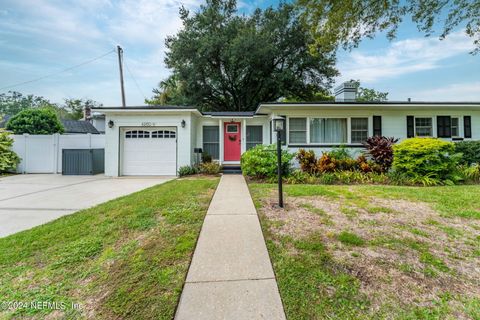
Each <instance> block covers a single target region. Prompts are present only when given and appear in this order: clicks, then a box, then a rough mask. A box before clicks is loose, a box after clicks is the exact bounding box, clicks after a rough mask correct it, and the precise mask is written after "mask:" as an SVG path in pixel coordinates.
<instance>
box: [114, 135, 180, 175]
mask: <svg viewBox="0 0 480 320" xmlns="http://www.w3.org/2000/svg"><path fill="white" fill-rule="evenodd" d="M120 132H121V133H120V134H121V138H122V139H121V140H122V141H123V142H122V151H121V153H122V157H121V168H122V170H121V175H124V176H161V175H176V173H177V132H176V128H174V127H157V128H145V127H141V128H124V129H123V130H121V131H120Z"/></svg>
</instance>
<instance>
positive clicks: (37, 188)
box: [0, 174, 175, 237]
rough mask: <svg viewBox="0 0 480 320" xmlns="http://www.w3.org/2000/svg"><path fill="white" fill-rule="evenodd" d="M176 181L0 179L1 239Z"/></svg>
mask: <svg viewBox="0 0 480 320" xmlns="http://www.w3.org/2000/svg"><path fill="white" fill-rule="evenodd" d="M174 178H175V177H128V178H127V177H124V178H123V177H122V178H109V177H105V176H103V175H96V176H62V175H58V174H26V175H15V176H8V177H3V178H0V237H5V236H7V235H9V234H13V233H16V232H19V231H22V230H26V229H30V228H32V227H34V226H38V225H40V224H44V223H45V222H48V221H51V220H54V219H57V218H58V217H61V216H64V215H67V214H70V213H73V212H75V211H78V210H81V209H85V208H89V207H92V206H94V205H97V204H99V203H102V202H105V201H108V200H111V199H115V198H118V197H121V196H124V195H127V194H129V193H132V192H136V191H139V190H142V189H145V188H148V187H151V186H154V185H156V184H160V183H164V182H166V181H169V180H171V179H174Z"/></svg>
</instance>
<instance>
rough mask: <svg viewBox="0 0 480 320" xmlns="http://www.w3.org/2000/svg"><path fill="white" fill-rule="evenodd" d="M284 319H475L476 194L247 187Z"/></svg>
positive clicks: (458, 189) (479, 217) (479, 226)
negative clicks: (281, 202) (281, 196)
mask: <svg viewBox="0 0 480 320" xmlns="http://www.w3.org/2000/svg"><path fill="white" fill-rule="evenodd" d="M250 190H251V192H252V196H253V198H254V200H255V204H256V206H257V208H258V209H259V214H260V219H261V222H262V228H263V231H264V234H265V238H266V241H267V247H268V250H269V252H270V256H271V259H272V263H273V265H274V270H275V273H276V277H277V281H278V285H279V289H280V294H281V297H282V300H283V303H284V306H285V311H286V313H287V316H288V318H289V319H459V318H463V319H480V280H479V279H480V197H479V195H480V187H479V186H452V187H431V188H424V187H392V186H372V185H369V186H367V185H357V186H322V185H287V186H285V194H286V210H281V209H278V208H276V207H275V204H276V201H277V200H276V199H277V198H276V197H277V193H276V189H275V186H274V185H269V184H254V183H253V184H250Z"/></svg>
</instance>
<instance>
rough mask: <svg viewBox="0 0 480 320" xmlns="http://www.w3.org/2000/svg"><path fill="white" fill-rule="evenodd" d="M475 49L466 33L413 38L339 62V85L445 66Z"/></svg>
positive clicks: (382, 78)
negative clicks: (451, 58)
mask: <svg viewBox="0 0 480 320" xmlns="http://www.w3.org/2000/svg"><path fill="white" fill-rule="evenodd" d="M472 49H473V43H472V39H471V38H469V37H468V36H466V35H465V33H464V32H463V31H458V32H454V33H452V34H450V35H449V36H448V37H447V38H446V39H445V40H442V41H440V40H438V39H437V38H412V39H406V40H400V41H395V42H393V43H391V44H390V46H389V47H388V48H387V49H383V50H380V52H362V51H359V49H357V50H354V51H352V52H351V53H350V54H349V55H347V56H346V57H344V58H343V59H342V60H343V61H340V63H339V66H338V67H339V70H340V72H341V74H342V76H341V77H340V78H339V79H338V82H342V81H345V80H348V79H360V80H362V81H364V82H369V83H374V82H378V81H381V80H384V79H391V78H395V77H398V76H401V75H404V74H410V73H414V72H419V71H425V70H431V69H436V68H440V67H442V61H443V60H445V59H447V58H450V57H454V56H457V55H461V54H464V55H467V54H468V52H470V51H471V50H472Z"/></svg>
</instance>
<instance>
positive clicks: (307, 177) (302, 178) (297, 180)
mask: <svg viewBox="0 0 480 320" xmlns="http://www.w3.org/2000/svg"><path fill="white" fill-rule="evenodd" d="M285 182H286V183H289V184H316V183H317V177H316V176H315V175H311V174H309V173H307V172H303V171H301V170H294V171H293V172H292V173H291V174H290V175H289V176H288V177H286V178H285Z"/></svg>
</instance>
